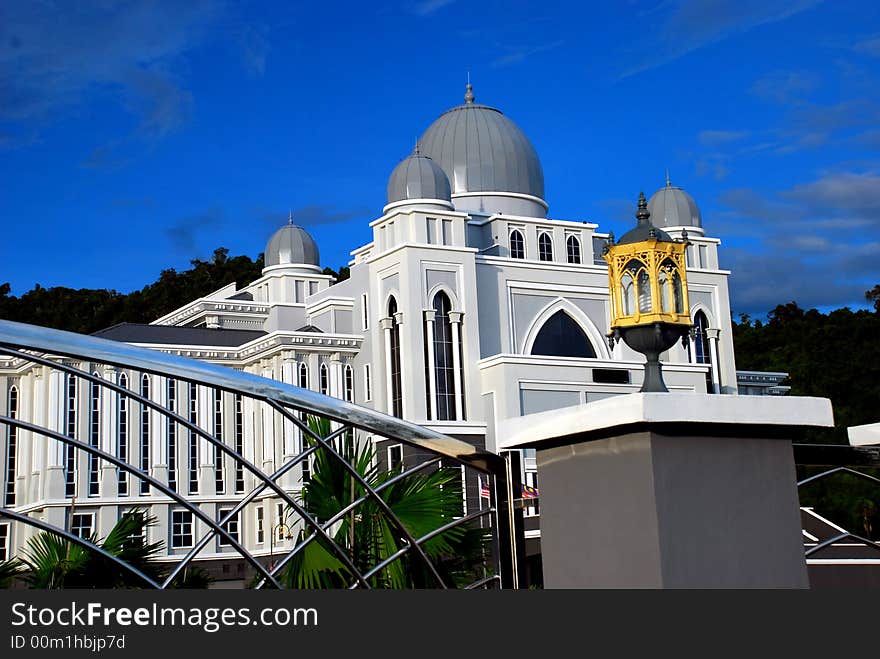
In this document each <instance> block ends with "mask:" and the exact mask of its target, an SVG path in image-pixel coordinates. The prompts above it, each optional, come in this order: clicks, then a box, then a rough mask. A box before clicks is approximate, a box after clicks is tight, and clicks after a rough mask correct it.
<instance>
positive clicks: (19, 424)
mask: <svg viewBox="0 0 880 659" xmlns="http://www.w3.org/2000/svg"><path fill="white" fill-rule="evenodd" d="M0 423H3V424H6V425H10V426H14V427H16V428H20V429H21V430H27V431H29V432H32V433H35V434H37V435H42V436H44V437H47V438H49V439H54V440H57V441H59V442H63V443H65V444H69V445H71V446H74V447H76V448H79V449H82V450H84V451H86V452H88V453H90V454H92V455H95V456H97V457H99V458H102V459H104V460H106V461H107V462H109V463H111V464H114V465H116V466H117V467H119V468H121V469H125V470H126V471H128V472H130V473H132V474H134V475H135V476H137V477H138V478H140V479H141V480H144V481H146V482H148V483H149V484H150V485H152V486H153V487H155V488H156V489H157V490H159V491H160V492H162V493H163V494H165V495H167V496H168V497H170V498H171V499H172V500H174V501H177V502H178V503H180V504H181V505H182V506H184V507H185V508H186V509H187V510H189V511H190V512H192V513H193V514H194V515H195V516H196V517H198V518H199V519H200V520H202V521H203V522H204V523H205V524H207V525H208V526H210V527H212V528H214V529H215V530H216V531H218V532H219V533H220V534H221V535H222V536H223V537H224V538H225V539H226V540H227V541H228V542H229V544H230V545H232V546H233V547H234V548H235V549H236V550H237V551H238V553H239V554H241V556H242V558H244V559H245V560H246V561H247V562H248V563H250V564H251V566H253V567H254V569H256V570H257V571H258V572H260V573H261V574H263V575H265V577H266V578H271V579H272V582H273V584H274V585H275V586H276V587H277V588H281V585H280V584H279V583H278V582H277V581H275V579H274V578H273V577H272V575H271V574H270V573H269V572H268V571H267V570H266V568H265V567H263V564H262V563H260V562H259V561H258V560H257V559H256V558H254V557H253V556H251V554H250V552H248V551H247V550H246V549H245V548H244V547H242V546H241V545H240V544H239V542H238V540H236V539H235V538H233V537H232V536H231V535H230V534H229V532H228V531H226V529H223V528H221V527H220V526H219V525H218V524H217V523H216V522H214V520H212V519H211V518H210V517H209V516H208V515H207V514H206V513H204V512H203V511H202V509H201V508H199V507H198V506H195V505H193V504H191V503H190V502H189V501H187V500H186V499H184V498H183V496H182V495H180V494H179V493H177V492H175V491H174V490H172V489H171V488H170V487H168V486H167V485H165V484H164V483H162V482H161V481H159V480H157V479H155V478H153V477H152V476H150V475H149V474H147V473H146V472H144V471H141V470H140V469H138V468H137V467H134V466H132V465H130V464H128V463H127V462H123V461H122V460H120V459H119V458H117V457H115V456H114V455H112V454H110V453H107V452H106V451H102V450H101V449H99V448H96V447H94V446H91V445H89V444H84V443H83V442H81V441H79V440H78V439H75V438H73V437H68V436H67V435H62V434H61V433H59V432H55V431H54V430H49V429H48V428H43V427H42V426H37V425H34V424H32V423H29V422H27V421H22V420H20V419H13V418H11V417H8V416H2V415H0ZM4 510H5V509H2V508H0V515H2V514H3V511H4ZM53 528H55V527H53Z"/></svg>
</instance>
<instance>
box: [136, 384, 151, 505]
mask: <svg viewBox="0 0 880 659" xmlns="http://www.w3.org/2000/svg"><path fill="white" fill-rule="evenodd" d="M141 396H143V397H144V398H149V397H150V376H149V375H147V374H146V373H144V374H143V375H142V376H141ZM139 455H140V463H139V465H138V466H139V467H140V469H141V471H144V472H146V473H148V474H149V473H150V408H149V407H147V406H146V405H143V404H142V405H141V437H140V451H139ZM140 493H141V494H149V493H150V484H149V483H148V482H147V481H145V480H143V479H141V485H140Z"/></svg>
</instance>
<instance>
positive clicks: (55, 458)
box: [48, 370, 67, 468]
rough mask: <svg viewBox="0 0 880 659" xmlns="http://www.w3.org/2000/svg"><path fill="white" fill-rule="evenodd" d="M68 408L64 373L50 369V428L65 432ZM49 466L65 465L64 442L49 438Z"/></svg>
mask: <svg viewBox="0 0 880 659" xmlns="http://www.w3.org/2000/svg"><path fill="white" fill-rule="evenodd" d="M66 409H67V392H66V391H65V388H64V373H62V372H61V371H55V370H50V372H49V415H48V420H49V424H48V425H49V428H50V429H51V430H54V431H55V432H58V433H61V434H62V435H63V434H64V432H65V428H64V421H65V412H66ZM48 445H49V467H59V468H60V467H64V442H59V441H58V440H55V439H50V440H48Z"/></svg>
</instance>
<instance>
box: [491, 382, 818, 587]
mask: <svg viewBox="0 0 880 659" xmlns="http://www.w3.org/2000/svg"><path fill="white" fill-rule="evenodd" d="M832 425H833V419H832V414H831V404H830V401H828V400H827V399H822V398H795V397H772V398H771V397H757V396H725V395H707V394H693V393H666V394H641V393H639V394H629V395H622V396H617V397H614V398H608V399H605V400H601V401H596V402H594V403H589V404H586V405H580V406H575V407H569V408H564V409H562V410H554V411H552V412H544V413H540V414H534V415H528V416H525V417H520V418H517V419H511V420H508V421H505V422H503V423H502V424H499V433H498V435H499V437H502V438H506V439H505V440H502V441H501V442H500V444H501V448H525V447H534V448H536V449H537V461H538V475H539V482H540V499H541V521H540V524H541V551H542V563H543V566H544V585H545V587H546V588H806V587H808V585H809V582H808V580H807V571H806V564H805V560H804V548H803V538H802V536H801V526H800V511H799V504H798V495H797V487H796V477H795V469H794V459H793V456H792V449H791V441H790V440H791V437H792V433H793V431H794V429H795V428H796V427H804V426H821V427H828V426H832Z"/></svg>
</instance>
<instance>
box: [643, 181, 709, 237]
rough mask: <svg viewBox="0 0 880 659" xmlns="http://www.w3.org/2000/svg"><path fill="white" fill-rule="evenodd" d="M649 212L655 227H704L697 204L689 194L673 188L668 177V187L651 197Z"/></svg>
mask: <svg viewBox="0 0 880 659" xmlns="http://www.w3.org/2000/svg"><path fill="white" fill-rule="evenodd" d="M648 210H649V211H650V212H651V222H652V223H653V224H654V226H655V227H698V228H702V227H703V218H702V216H701V215H700V209H699V208H698V207H697V202H695V201H694V198H693V197H691V196H690V195H689V194H688V193H687V192H685V191H684V190H682V189H681V188H677V187H675V186H673V185H672V184H671V183H670V182H669V177H668V176H667V177H666V187H663V188H660V189H659V190H657V192H655V193H654V194H653V195H651V199H650V200H649V201H648Z"/></svg>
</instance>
